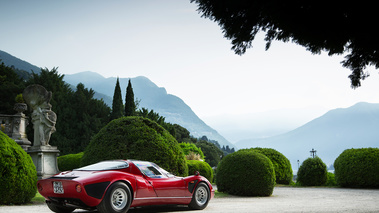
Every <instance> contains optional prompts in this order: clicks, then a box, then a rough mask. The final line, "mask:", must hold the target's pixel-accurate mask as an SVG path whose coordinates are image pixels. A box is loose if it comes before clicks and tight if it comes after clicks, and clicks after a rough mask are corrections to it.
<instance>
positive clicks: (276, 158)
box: [250, 147, 293, 185]
mask: <svg viewBox="0 0 379 213" xmlns="http://www.w3.org/2000/svg"><path fill="white" fill-rule="evenodd" d="M250 150H252V151H256V152H259V153H261V154H264V155H266V157H268V158H269V159H270V160H271V162H272V164H273V165H274V169H275V176H276V183H278V184H287V185H288V184H290V183H291V182H292V178H293V171H292V166H291V163H290V161H289V160H288V158H286V157H285V156H284V155H283V154H282V153H280V152H278V151H276V150H275V149H270V148H258V147H257V148H251V149H250Z"/></svg>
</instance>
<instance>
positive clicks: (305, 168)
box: [297, 157, 328, 186]
mask: <svg viewBox="0 0 379 213" xmlns="http://www.w3.org/2000/svg"><path fill="white" fill-rule="evenodd" d="M327 178H328V171H327V169H326V165H325V163H324V162H323V161H322V160H321V159H320V158H319V157H315V158H308V159H306V160H305V161H304V162H303V163H302V164H301V166H300V168H299V171H298V172H297V183H298V184H299V185H302V186H322V185H325V184H326V181H327Z"/></svg>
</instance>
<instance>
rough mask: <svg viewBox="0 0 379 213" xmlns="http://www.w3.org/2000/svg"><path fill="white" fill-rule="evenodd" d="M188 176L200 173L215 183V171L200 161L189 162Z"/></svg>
mask: <svg viewBox="0 0 379 213" xmlns="http://www.w3.org/2000/svg"><path fill="white" fill-rule="evenodd" d="M187 165H188V174H189V175H193V174H195V172H196V171H198V172H200V175H202V176H204V177H205V178H207V179H208V180H209V182H211V183H212V181H213V169H212V167H211V166H210V165H209V164H208V163H207V162H205V161H199V160H187Z"/></svg>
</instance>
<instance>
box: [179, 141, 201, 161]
mask: <svg viewBox="0 0 379 213" xmlns="http://www.w3.org/2000/svg"><path fill="white" fill-rule="evenodd" d="M179 145H180V148H182V150H183V152H184V155H190V153H191V152H193V153H195V154H199V155H200V158H201V159H204V153H203V151H201V149H200V148H199V147H197V146H196V145H195V144H194V143H185V142H183V143H179Z"/></svg>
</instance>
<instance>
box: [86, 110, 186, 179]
mask: <svg viewBox="0 0 379 213" xmlns="http://www.w3.org/2000/svg"><path fill="white" fill-rule="evenodd" d="M110 159H135V160H146V161H151V162H154V163H156V164H158V165H159V166H161V167H162V168H164V169H166V170H168V171H170V172H172V173H173V174H176V175H179V176H186V175H187V174H188V167H187V163H186V159H185V157H184V154H183V151H182V149H181V148H180V146H179V144H178V142H177V141H176V140H175V138H174V137H173V136H172V135H171V134H170V133H169V132H168V131H167V130H165V129H164V128H163V127H161V126H160V125H158V124H157V123H156V122H153V121H151V120H149V119H147V118H143V117H135V116H129V117H122V118H119V119H115V120H113V121H111V122H110V123H109V124H107V125H106V126H105V127H103V128H102V129H101V130H100V131H99V133H97V134H96V135H95V136H94V137H93V138H92V139H91V141H90V143H89V145H88V146H87V147H86V149H85V151H84V155H83V157H82V161H81V166H85V165H89V164H92V163H96V162H99V161H103V160H110Z"/></svg>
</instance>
